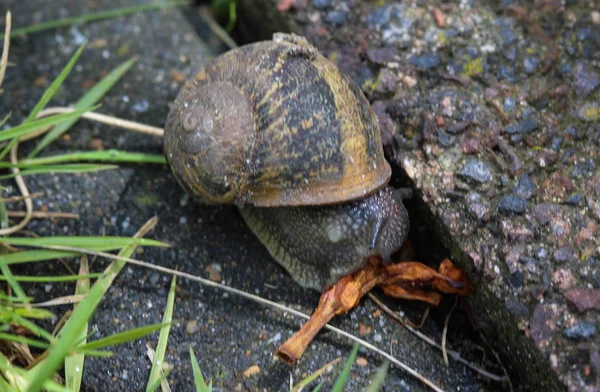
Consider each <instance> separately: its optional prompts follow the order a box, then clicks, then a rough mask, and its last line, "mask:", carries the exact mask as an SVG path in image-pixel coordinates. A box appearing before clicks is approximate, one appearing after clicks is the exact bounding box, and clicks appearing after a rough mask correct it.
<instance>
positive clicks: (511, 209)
mask: <svg viewBox="0 0 600 392" xmlns="http://www.w3.org/2000/svg"><path fill="white" fill-rule="evenodd" d="M527 204H528V203H527V200H525V199H524V198H522V197H519V196H514V195H509V196H502V197H501V198H500V200H498V211H500V212H506V213H515V214H522V213H524V212H525V210H526V209H527Z"/></svg>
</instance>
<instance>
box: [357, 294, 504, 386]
mask: <svg viewBox="0 0 600 392" xmlns="http://www.w3.org/2000/svg"><path fill="white" fill-rule="evenodd" d="M367 295H368V296H369V298H371V299H372V300H373V302H375V303H376V304H377V305H378V306H379V307H380V308H381V309H382V310H383V311H384V312H385V313H386V314H387V315H388V316H390V317H391V318H393V319H394V320H396V321H397V322H399V323H400V324H401V325H402V326H403V327H404V328H406V329H408V330H409V331H410V332H412V333H414V334H415V335H417V337H419V338H421V339H422V340H424V341H425V342H426V343H429V344H430V345H432V346H433V347H435V348H438V349H440V350H441V349H442V346H441V345H439V344H438V343H437V342H436V341H434V340H433V339H431V338H430V337H429V336H427V335H425V334H423V333H421V332H419V331H417V330H416V329H414V328H413V327H411V326H410V325H408V324H407V323H406V322H405V321H404V320H403V319H402V317H400V316H398V315H397V314H396V313H395V312H394V311H393V310H392V309H390V308H389V307H388V306H387V305H386V304H384V303H383V302H381V300H380V299H379V298H377V297H376V296H375V295H374V294H373V293H369V294H367ZM447 353H448V354H449V355H450V357H452V359H454V360H455V361H458V362H460V363H462V364H464V365H466V366H468V367H470V368H471V369H473V370H474V371H476V372H478V373H479V374H481V375H482V376H485V377H487V378H489V379H490V380H494V381H507V380H508V376H506V377H503V376H499V375H497V374H494V373H491V372H488V371H487V370H485V369H482V368H481V367H479V366H477V365H475V364H474V363H471V362H469V361H467V360H466V359H464V358H462V357H461V356H460V354H459V353H458V352H457V351H453V350H447ZM505 373H506V372H505Z"/></svg>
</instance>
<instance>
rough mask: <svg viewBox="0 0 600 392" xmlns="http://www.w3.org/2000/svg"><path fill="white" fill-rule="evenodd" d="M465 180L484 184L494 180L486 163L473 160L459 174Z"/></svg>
mask: <svg viewBox="0 0 600 392" xmlns="http://www.w3.org/2000/svg"><path fill="white" fill-rule="evenodd" d="M458 176H460V177H462V178H464V179H465V180H470V181H473V182H478V183H484V182H488V181H491V180H492V173H491V171H490V169H489V168H488V166H487V165H486V164H485V162H482V161H480V160H477V159H475V158H472V159H471V160H470V161H469V163H467V164H466V165H465V166H464V167H463V168H462V169H461V170H460V172H459V173H458Z"/></svg>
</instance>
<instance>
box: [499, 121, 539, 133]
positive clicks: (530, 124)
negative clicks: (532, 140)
mask: <svg viewBox="0 0 600 392" xmlns="http://www.w3.org/2000/svg"><path fill="white" fill-rule="evenodd" d="M537 127H538V122H537V120H536V119H535V118H534V117H527V118H526V119H525V120H523V121H521V122H519V123H517V124H514V125H509V126H507V127H506V128H504V131H505V132H506V133H508V134H509V135H514V134H524V133H530V132H531V131H534V130H536V129H537Z"/></svg>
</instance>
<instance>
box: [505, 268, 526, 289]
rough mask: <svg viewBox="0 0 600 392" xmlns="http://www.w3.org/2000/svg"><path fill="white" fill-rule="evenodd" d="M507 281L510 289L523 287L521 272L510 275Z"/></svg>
mask: <svg viewBox="0 0 600 392" xmlns="http://www.w3.org/2000/svg"><path fill="white" fill-rule="evenodd" d="M508 281H509V282H510V284H511V286H512V287H514V288H516V289H519V288H521V287H522V286H523V273H522V272H521V271H517V272H515V273H514V274H511V275H510V276H509V277H508Z"/></svg>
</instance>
